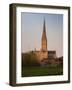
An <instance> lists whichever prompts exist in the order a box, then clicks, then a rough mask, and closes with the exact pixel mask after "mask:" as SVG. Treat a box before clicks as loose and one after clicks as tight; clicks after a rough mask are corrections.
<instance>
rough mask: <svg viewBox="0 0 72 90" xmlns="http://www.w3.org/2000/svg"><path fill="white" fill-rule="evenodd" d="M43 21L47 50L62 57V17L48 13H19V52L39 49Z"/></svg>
mask: <svg viewBox="0 0 72 90" xmlns="http://www.w3.org/2000/svg"><path fill="white" fill-rule="evenodd" d="M44 19H45V26H46V36H47V49H48V50H55V51H56V54H57V56H58V57H59V56H63V15H62V14H48V13H27V12H22V13H21V52H28V51H32V50H33V51H34V50H35V48H36V50H40V49H41V38H42V32H43V23H44Z"/></svg>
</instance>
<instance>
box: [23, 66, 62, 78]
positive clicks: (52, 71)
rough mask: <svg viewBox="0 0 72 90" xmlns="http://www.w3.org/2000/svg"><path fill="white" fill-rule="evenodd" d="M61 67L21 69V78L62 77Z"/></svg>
mask: <svg viewBox="0 0 72 90" xmlns="http://www.w3.org/2000/svg"><path fill="white" fill-rule="evenodd" d="M62 74H63V67H62V66H60V65H59V66H57V65H49V66H31V67H30V66H29V67H22V77H29V76H48V75H49V76H51V75H62Z"/></svg>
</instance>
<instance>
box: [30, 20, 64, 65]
mask: <svg viewBox="0 0 72 90" xmlns="http://www.w3.org/2000/svg"><path fill="white" fill-rule="evenodd" d="M47 46H48V45H47V36H46V27H45V20H44V24H43V33H42V37H41V49H40V50H39V51H37V50H35V51H32V53H33V54H34V55H35V57H36V59H37V61H38V63H40V64H41V65H48V64H59V63H63V58H61V59H60V58H57V56H56V51H53V50H52V51H51V50H50V51H49V50H48V47H47ZM29 53H30V52H29ZM60 60H61V61H60Z"/></svg>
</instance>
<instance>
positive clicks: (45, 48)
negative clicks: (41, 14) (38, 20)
mask: <svg viewBox="0 0 72 90" xmlns="http://www.w3.org/2000/svg"><path fill="white" fill-rule="evenodd" d="M42 51H47V37H46V27H45V19H44V24H43V33H42Z"/></svg>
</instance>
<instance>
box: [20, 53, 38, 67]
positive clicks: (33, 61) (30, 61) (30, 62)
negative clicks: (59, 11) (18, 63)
mask: <svg viewBox="0 0 72 90" xmlns="http://www.w3.org/2000/svg"><path fill="white" fill-rule="evenodd" d="M22 66H40V63H39V62H38V60H37V57H36V54H35V53H34V52H29V53H22Z"/></svg>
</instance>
